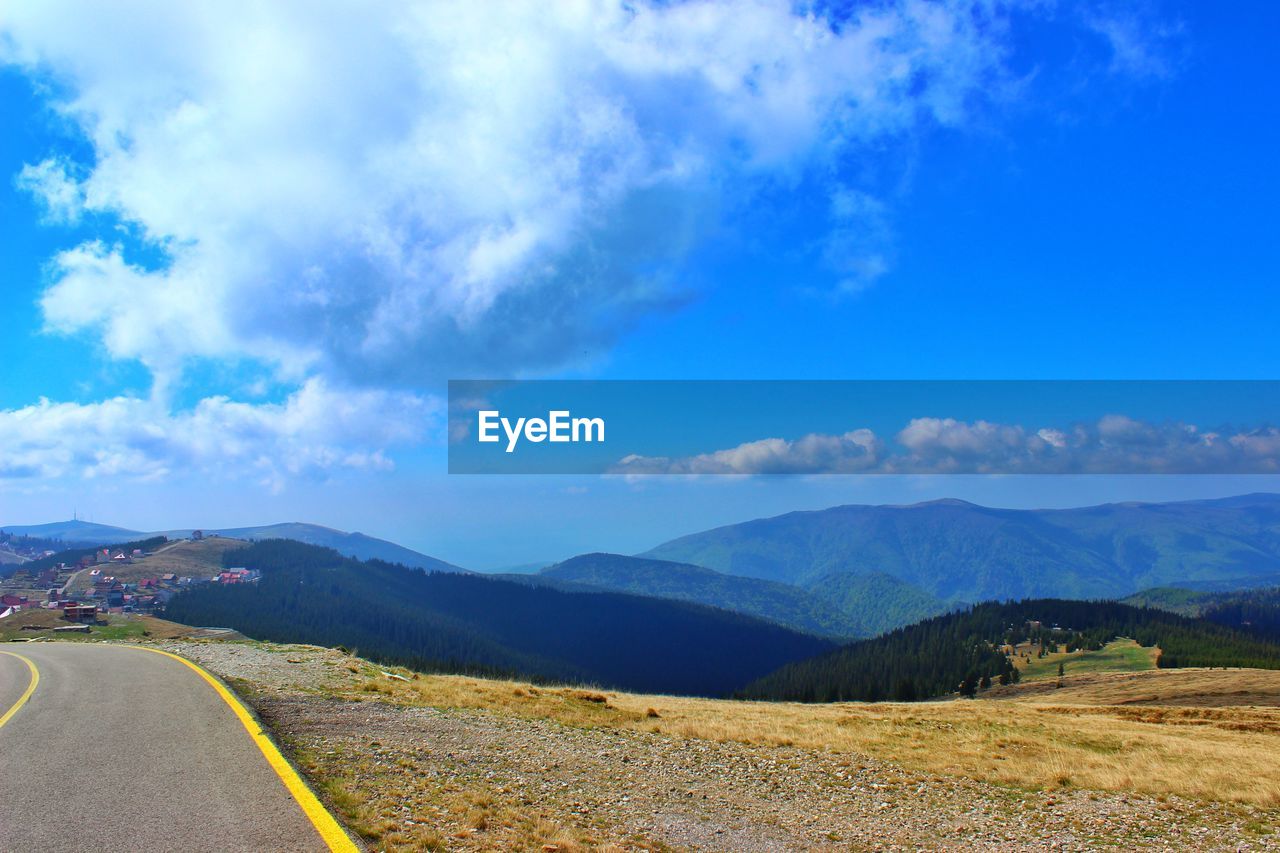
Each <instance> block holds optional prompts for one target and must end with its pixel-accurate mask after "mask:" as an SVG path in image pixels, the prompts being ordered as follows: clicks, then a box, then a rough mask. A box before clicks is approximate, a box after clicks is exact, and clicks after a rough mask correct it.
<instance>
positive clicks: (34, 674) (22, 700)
mask: <svg viewBox="0 0 1280 853" xmlns="http://www.w3.org/2000/svg"><path fill="white" fill-rule="evenodd" d="M0 655H8V656H9V657H11V658H17V659H18V660H20V661H22V662H23V663H25V664H26V665H27V669H29V670H31V683H30V684H28V685H27V689H26V690H25V691H23V693H22V695H21V696H19V697H18V701H17V702H14V703H13V707H12V708H10V709H9V710H7V711H5V712H4V716H3V717H0V726H3V725H4V724H5V723H7V722H9V718H10V717H12V716H13V715H14V714H16V713H18V709H19V708H21V707H22V706H23V705H25V704H27V700H28V699H30V698H31V694H32V693H35V692H36V685H37V684H39V683H40V670H38V669H36V665H35V664H34V663H32V662H31V660H30V659H28V658H25V657H23V656H22V655H20V654H18V653H17V652H3V651H0Z"/></svg>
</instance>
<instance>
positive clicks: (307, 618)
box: [166, 539, 834, 696]
mask: <svg viewBox="0 0 1280 853" xmlns="http://www.w3.org/2000/svg"><path fill="white" fill-rule="evenodd" d="M222 559H223V561H224V564H228V565H244V566H252V567H254V568H255V569H257V570H259V571H261V573H262V577H261V579H260V580H259V581H258V582H256V583H252V584H230V585H224V584H203V585H197V586H194V587H192V588H190V589H188V590H187V591H184V592H181V593H179V594H178V595H176V596H175V597H174V598H173V600H172V601H171V602H170V603H169V606H168V608H167V611H166V616H167V617H168V618H171V619H175V620H177V621H179V622H183V623H185V624H189V625H220V626H227V627H230V628H234V629H236V630H238V631H240V632H241V633H244V634H246V635H247V636H250V637H254V638H256V639H265V640H274V641H278V642H300V643H314V644H318V645H327V646H336V645H343V646H345V647H347V648H350V649H356V648H358V649H359V651H360V653H361V654H363V655H365V656H367V657H371V658H373V659H375V660H379V661H384V662H387V663H398V664H403V665H406V666H411V667H414V668H418V669H424V670H428V671H445V672H480V673H488V674H511V675H521V676H526V677H533V678H540V679H550V680H556V681H569V682H576V683H579V684H594V685H600V686H606V687H616V688H623V689H629V690H637V691H642V692H652V693H678V694H694V695H710V696H722V695H727V694H729V693H732V692H733V691H735V690H740V689H742V688H744V687H745V686H746V685H747V684H748V683H750V682H751V681H753V680H755V679H758V678H760V677H762V676H764V675H767V674H768V673H769V672H771V671H773V670H774V669H776V668H778V667H780V666H783V665H784V664H786V663H790V662H794V661H799V660H804V659H806V658H808V657H811V656H813V655H816V654H820V653H822V652H825V651H828V650H829V649H831V648H833V647H834V644H833V643H831V642H828V641H826V640H822V639H819V638H818V637H814V636H812V635H810V634H803V633H800V632H797V631H792V630H789V629H787V628H785V627H782V626H780V625H777V624H774V623H772V622H766V621H764V620H761V619H755V618H752V617H750V616H744V615H742V614H738V613H730V612H728V611H726V610H723V609H719V608H713V607H704V606H701V605H698V604H691V603H687V602H682V601H670V600H666V599H662V598H655V597H649V596H638V595H625V594H621V593H615V592H606V591H602V590H598V589H596V590H587V591H575V592H565V591H561V590H557V589H549V588H546V587H545V586H539V585H537V584H530V583H522V582H515V581H510V580H505V579H502V578H494V577H487V576H483V575H477V574H472V573H459V572H449V573H445V572H420V571H414V570H411V569H409V568H406V567H405V566H402V565H398V564H394V563H387V562H384V561H381V560H367V561H360V560H354V559H351V558H347V557H343V556H341V555H340V554H338V553H337V552H336V551H334V550H332V549H330V548H320V547H316V546H312V545H304V544H301V543H298V542H290V541H285V540H278V539H277V540H268V541H263V542H258V543H254V544H251V545H248V546H246V547H244V548H239V549H235V550H233V551H230V552H228V553H227V554H225V555H223V557H222ZM228 561H230V562H228Z"/></svg>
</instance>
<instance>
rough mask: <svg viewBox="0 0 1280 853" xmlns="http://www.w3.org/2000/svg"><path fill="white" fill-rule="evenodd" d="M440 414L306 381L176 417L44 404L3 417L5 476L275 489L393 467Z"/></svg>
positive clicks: (404, 400)
mask: <svg viewBox="0 0 1280 853" xmlns="http://www.w3.org/2000/svg"><path fill="white" fill-rule="evenodd" d="M437 415H438V413H437V412H436V407H435V406H434V405H433V404H431V403H429V402H426V401H424V400H422V399H420V398H418V397H416V396H413V395H408V394H395V393H390V392H385V391H368V390H366V391H355V392H350V391H348V392H339V391H336V390H333V389H330V388H328V387H326V386H325V385H324V383H323V382H321V381H319V380H314V379H313V380H310V381H308V382H306V383H305V384H304V385H303V386H302V387H301V388H300V389H299V390H298V391H297V392H295V393H294V394H292V395H291V396H289V397H288V398H287V399H286V400H284V401H283V402H281V403H269V404H260V405H249V404H246V403H238V402H233V401H231V400H228V399H227V398H225V397H209V398H206V399H204V400H201V401H200V402H199V403H198V404H197V405H196V406H195V407H194V408H192V409H190V410H187V411H184V412H180V413H176V414H173V413H170V412H169V411H168V410H167V409H166V408H165V407H164V406H163V405H160V404H158V403H156V402H155V401H153V400H147V399H142V398H138V397H115V398H112V399H109V400H103V401H101V402H97V403H91V404H85V405H81V404H76V403H52V402H49V401H48V400H41V401H40V402H39V403H36V404H34V405H31V406H26V407H24V408H20V409H11V410H6V411H0V480H4V479H14V478H35V477H39V478H44V479H50V478H59V477H81V478H108V477H125V478H128V479H144V480H150V479H162V478H165V477H168V476H170V475H174V474H177V473H182V472H197V473H200V474H203V475H214V476H227V477H241V476H251V477H256V478H257V479H259V480H260V481H262V482H263V483H264V484H266V485H267V486H269V487H271V488H279V487H281V486H282V485H283V484H284V483H285V482H286V481H287V480H288V479H291V478H295V477H318V476H324V475H325V473H326V472H329V471H332V470H336V469H343V468H348V469H382V468H388V467H390V466H391V462H390V460H389V459H388V458H387V456H386V455H385V453H384V449H385V448H389V447H394V446H396V445H403V444H407V443H412V442H416V441H419V440H421V438H422V435H423V434H424V432H425V431H426V429H427V427H428V425H430V424H431V423H432V421H433V419H434V418H436V416H437Z"/></svg>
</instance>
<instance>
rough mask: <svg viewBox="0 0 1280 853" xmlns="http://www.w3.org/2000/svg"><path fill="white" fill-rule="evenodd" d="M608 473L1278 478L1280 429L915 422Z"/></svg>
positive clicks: (1108, 421) (1109, 422)
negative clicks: (888, 433)
mask: <svg viewBox="0 0 1280 853" xmlns="http://www.w3.org/2000/svg"><path fill="white" fill-rule="evenodd" d="M610 473H617V474H630V475H648V474H694V475H696V474H740V475H756V474H792V475H796V474H857V473H862V474H1275V473H1280V429H1277V428H1275V427H1263V428H1259V429H1253V430H1244V431H1237V432H1233V433H1231V434H1224V433H1221V432H1216V431H1212V430H1202V429H1200V428H1198V427H1196V426H1194V425H1192V424H1185V423H1164V424H1153V423H1147V422H1143V421H1137V420H1134V419H1132V418H1129V417H1126V416H1124V415H1107V416H1105V417H1103V418H1100V419H1099V420H1098V421H1097V422H1095V423H1081V424H1076V425H1074V426H1072V427H1070V428H1069V429H1066V430H1063V429H1058V428H1055V427H1044V428H1041V429H1039V430H1028V429H1025V428H1024V427H1022V426H1018V425H1016V424H999V423H991V422H989V421H982V420H979V421H973V422H966V421H959V420H955V419H953V418H914V419H912V420H911V421H910V422H909V423H908V424H907V425H906V426H905V427H904V428H903V429H902V430H900V431H899V432H898V433H897V435H896V436H895V441H894V442H893V443H889V442H885V441H883V440H882V439H880V438H878V437H877V436H876V435H875V434H874V433H873V432H871V431H870V430H866V429H860V430H855V431H853V432H849V433H845V434H844V435H819V434H815V435H808V436H805V437H804V438H802V439H799V440H797V441H786V440H784V439H779V438H770V439H764V440H761V441H752V442H747V443H744V444H740V445H738V446H737V447H733V448H730V449H726V450H718V451H714V452H711V453H704V454H698V455H695V456H688V457H679V458H670V457H665V456H637V455H632V456H628V457H626V458H624V459H622V460H620V461H619V462H618V464H616V465H615V466H614V467H613V468H612V469H611V470H610Z"/></svg>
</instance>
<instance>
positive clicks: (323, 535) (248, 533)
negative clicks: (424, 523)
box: [168, 521, 466, 572]
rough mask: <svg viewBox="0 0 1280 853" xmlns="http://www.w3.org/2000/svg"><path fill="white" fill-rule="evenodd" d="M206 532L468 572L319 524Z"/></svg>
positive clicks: (182, 533) (177, 533) (184, 533)
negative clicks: (282, 540)
mask: <svg viewBox="0 0 1280 853" xmlns="http://www.w3.org/2000/svg"><path fill="white" fill-rule="evenodd" d="M204 532H205V533H215V534H217V535H219V536H227V537H230V538H232V539H244V540H248V541H251V542H256V541H258V540H262V539H292V540H293V541H295V542H302V543H305V544H307V545H319V546H320V547H322V548H332V549H333V550H335V551H337V552H338V553H339V554H342V555H343V556H344V557H354V558H355V559H357V560H385V561H387V562H388V563H400V564H401V565H404V566H409V567H411V568H417V569H426V570H427V571H429V572H462V571H466V569H462V568H459V567H458V566H455V565H453V564H452V563H447V562H445V561H444V560H438V559H436V558H435V557H430V556H428V555H426V554H421V553H419V552H417V551H414V550H413V549H411V548H406V547H404V546H403V545H397V544H396V543H394V542H388V541H387V540H385V539H377V538H375V537H373V536H366V535H365V534H363V533H347V532H346V531H343V530H334V529H333V528H332V527H324V526H322V525H319V524H304V523H302V522H297V521H293V522H285V523H283V524H265V525H260V526H257V527H226V528H220V529H215V530H205V531H204ZM168 535H169V537H170V538H186V537H189V536H190V535H191V531H190V530H174V531H168Z"/></svg>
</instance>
